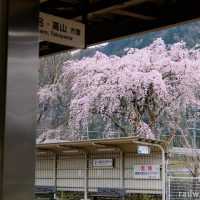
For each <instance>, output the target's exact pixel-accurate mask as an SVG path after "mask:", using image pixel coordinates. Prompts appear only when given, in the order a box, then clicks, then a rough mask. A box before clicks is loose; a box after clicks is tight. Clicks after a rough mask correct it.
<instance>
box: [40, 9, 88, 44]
mask: <svg viewBox="0 0 200 200" xmlns="http://www.w3.org/2000/svg"><path fill="white" fill-rule="evenodd" d="M39 28H40V40H44V41H49V42H53V43H57V44H61V45H66V46H71V47H79V48H84V46H85V25H84V24H82V23H80V22H76V21H72V20H67V19H64V18H60V17H56V16H53V15H49V14H46V13H42V12H40V17H39Z"/></svg>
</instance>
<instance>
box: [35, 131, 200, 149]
mask: <svg viewBox="0 0 200 200" xmlns="http://www.w3.org/2000/svg"><path fill="white" fill-rule="evenodd" d="M45 131H47V130H45V129H38V130H37V132H38V135H41V134H42V133H44V132H45ZM48 137H49V139H51V138H53V137H54V139H56V140H90V139H105V138H119V137H123V133H122V132H119V131H118V132H117V131H110V132H102V131H82V132H79V133H78V134H77V133H75V134H68V133H66V131H65V130H54V131H53V130H52V133H49V136H48ZM169 137H170V136H169V135H159V136H155V138H156V139H159V140H168V138H169ZM170 146H171V147H179V148H196V149H200V136H193V135H188V136H182V135H176V136H175V137H174V138H173V140H172V141H171V144H170Z"/></svg>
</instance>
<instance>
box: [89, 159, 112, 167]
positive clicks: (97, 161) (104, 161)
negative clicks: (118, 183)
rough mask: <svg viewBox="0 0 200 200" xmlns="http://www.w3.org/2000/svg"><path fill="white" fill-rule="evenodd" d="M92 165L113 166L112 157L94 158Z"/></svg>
mask: <svg viewBox="0 0 200 200" xmlns="http://www.w3.org/2000/svg"><path fill="white" fill-rule="evenodd" d="M93 167H113V159H94V160H93Z"/></svg>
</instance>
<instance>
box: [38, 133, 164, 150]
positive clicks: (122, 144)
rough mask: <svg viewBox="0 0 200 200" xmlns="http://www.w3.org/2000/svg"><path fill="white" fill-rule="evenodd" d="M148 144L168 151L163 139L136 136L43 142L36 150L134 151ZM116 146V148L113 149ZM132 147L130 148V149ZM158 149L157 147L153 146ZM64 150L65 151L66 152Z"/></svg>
mask: <svg viewBox="0 0 200 200" xmlns="http://www.w3.org/2000/svg"><path fill="white" fill-rule="evenodd" d="M144 144H146V145H149V146H154V144H158V145H160V146H161V147H162V148H163V149H164V151H165V152H166V153H167V152H168V144H167V143H166V142H164V141H160V140H155V139H146V138H138V137H124V138H110V139H96V140H82V141H80V140H79V141H66V142H65V141H64V142H56V143H43V144H37V146H36V147H37V151H38V152H40V151H42V152H43V151H46V152H56V153H62V152H64V151H66V152H67V151H68V150H69V151H68V152H69V153H71V152H72V153H74V152H73V151H71V150H80V151H81V150H84V151H85V152H87V153H94V152H96V151H97V150H98V149H100V150H101V151H106V152H108V151H109V150H110V151H111V152H113V151H118V149H117V148H120V149H121V150H122V151H123V152H131V151H136V147H137V146H138V145H144ZM114 148H116V149H114ZM131 149H132V150H131ZM154 149H158V147H154ZM66 152H65V153H66Z"/></svg>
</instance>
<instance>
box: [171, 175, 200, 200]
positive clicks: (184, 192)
mask: <svg viewBox="0 0 200 200" xmlns="http://www.w3.org/2000/svg"><path fill="white" fill-rule="evenodd" d="M167 196H168V200H197V199H198V200H199V199H200V178H195V177H169V178H168V192H167Z"/></svg>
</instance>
